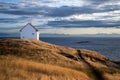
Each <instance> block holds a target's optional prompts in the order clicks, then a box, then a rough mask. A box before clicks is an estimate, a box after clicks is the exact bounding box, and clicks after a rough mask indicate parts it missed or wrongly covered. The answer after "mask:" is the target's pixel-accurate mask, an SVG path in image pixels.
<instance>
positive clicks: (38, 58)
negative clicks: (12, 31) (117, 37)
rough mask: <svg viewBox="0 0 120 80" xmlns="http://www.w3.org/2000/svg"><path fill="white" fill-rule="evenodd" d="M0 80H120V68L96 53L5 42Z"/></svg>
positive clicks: (1, 50) (1, 42) (34, 42)
mask: <svg viewBox="0 0 120 80" xmlns="http://www.w3.org/2000/svg"><path fill="white" fill-rule="evenodd" d="M0 80H120V65H119V64H117V63H116V62H114V61H112V60H110V59H108V58H106V57H105V56H103V55H101V54H99V53H97V52H95V51H90V50H86V49H79V50H77V49H73V48H69V47H64V46H58V45H54V44H50V43H46V42H42V41H37V40H21V39H3V40H0Z"/></svg>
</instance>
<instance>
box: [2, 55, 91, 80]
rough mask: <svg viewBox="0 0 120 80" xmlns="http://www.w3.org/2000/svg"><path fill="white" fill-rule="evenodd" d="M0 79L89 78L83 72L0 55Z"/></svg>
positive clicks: (52, 79) (56, 79) (79, 79)
mask: <svg viewBox="0 0 120 80" xmlns="http://www.w3.org/2000/svg"><path fill="white" fill-rule="evenodd" d="M0 80H90V79H89V77H88V76H87V75H86V74H85V73H83V72H78V71H75V70H72V69H67V68H63V67H59V66H53V65H48V64H42V63H37V62H33V61H29V60H24V59H21V58H18V57H15V56H11V55H7V56H0Z"/></svg>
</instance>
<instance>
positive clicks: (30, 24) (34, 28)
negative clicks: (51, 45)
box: [20, 23, 39, 32]
mask: <svg viewBox="0 0 120 80" xmlns="http://www.w3.org/2000/svg"><path fill="white" fill-rule="evenodd" d="M28 24H29V25H31V26H32V27H33V28H34V29H35V31H39V30H38V29H37V28H35V26H33V25H32V24H31V23H28ZM28 24H26V25H25V26H24V27H23V28H21V29H20V32H21V31H22V30H23V29H24V28H25V27H26V26H27V25H28Z"/></svg>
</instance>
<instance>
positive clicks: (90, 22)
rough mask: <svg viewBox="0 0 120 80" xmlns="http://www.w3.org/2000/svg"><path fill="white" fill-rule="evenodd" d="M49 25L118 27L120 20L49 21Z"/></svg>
mask: <svg viewBox="0 0 120 80" xmlns="http://www.w3.org/2000/svg"><path fill="white" fill-rule="evenodd" d="M47 25H48V26H54V27H65V28H70V27H74V28H75V27H76V28H85V27H105V28H107V27H116V26H120V22H114V23H106V22H104V21H97V20H83V21H49V22H48V23H47Z"/></svg>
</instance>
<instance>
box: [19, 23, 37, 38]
mask: <svg viewBox="0 0 120 80" xmlns="http://www.w3.org/2000/svg"><path fill="white" fill-rule="evenodd" d="M20 38H21V39H35V40H39V30H38V29H37V28H35V26H33V25H32V24H31V23H28V24H27V25H25V26H24V27H23V28H21V29H20Z"/></svg>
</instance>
